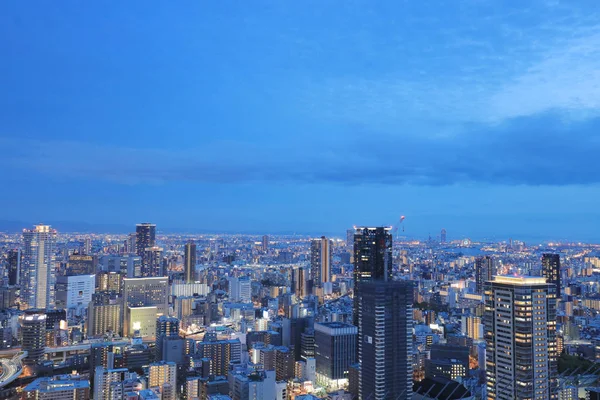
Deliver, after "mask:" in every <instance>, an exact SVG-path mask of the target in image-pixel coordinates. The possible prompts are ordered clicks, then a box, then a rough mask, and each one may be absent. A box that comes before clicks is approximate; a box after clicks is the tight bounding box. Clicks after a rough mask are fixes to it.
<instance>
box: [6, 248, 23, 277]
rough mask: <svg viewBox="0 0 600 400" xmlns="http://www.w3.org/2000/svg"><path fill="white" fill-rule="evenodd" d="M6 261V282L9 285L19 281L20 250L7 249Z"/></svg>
mask: <svg viewBox="0 0 600 400" xmlns="http://www.w3.org/2000/svg"><path fill="white" fill-rule="evenodd" d="M6 261H7V264H8V265H7V267H8V268H7V269H8V284H9V285H10V286H13V285H18V284H19V283H20V280H19V277H20V275H21V250H20V249H12V250H9V251H8V255H7V260H6Z"/></svg>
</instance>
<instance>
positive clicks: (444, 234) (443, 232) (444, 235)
mask: <svg viewBox="0 0 600 400" xmlns="http://www.w3.org/2000/svg"><path fill="white" fill-rule="evenodd" d="M440 242H442V243H446V229H443V228H442V231H441V232H440Z"/></svg>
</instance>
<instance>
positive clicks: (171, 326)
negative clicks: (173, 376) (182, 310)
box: [155, 315, 179, 360]
mask: <svg viewBox="0 0 600 400" xmlns="http://www.w3.org/2000/svg"><path fill="white" fill-rule="evenodd" d="M170 338H179V320H178V319H177V318H173V317H167V316H166V315H161V316H160V317H158V319H157V320H156V339H155V342H156V344H155V351H156V357H157V360H164V359H165V357H164V355H163V340H164V339H170Z"/></svg>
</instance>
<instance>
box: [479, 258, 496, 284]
mask: <svg viewBox="0 0 600 400" xmlns="http://www.w3.org/2000/svg"><path fill="white" fill-rule="evenodd" d="M495 274H496V266H495V265H494V259H493V258H492V257H491V256H482V257H477V258H476V259H475V290H476V291H477V293H483V287H484V285H485V282H487V281H491V280H492V277H493V276H494V275H495Z"/></svg>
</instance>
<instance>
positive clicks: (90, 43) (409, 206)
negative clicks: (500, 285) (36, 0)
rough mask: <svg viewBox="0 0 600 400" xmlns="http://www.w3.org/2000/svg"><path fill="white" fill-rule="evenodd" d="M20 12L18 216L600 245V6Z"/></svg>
mask: <svg viewBox="0 0 600 400" xmlns="http://www.w3.org/2000/svg"><path fill="white" fill-rule="evenodd" d="M260 5H262V6H260ZM0 7H1V8H0V11H1V13H0V15H1V16H2V17H0V18H2V24H1V25H2V33H3V34H4V35H3V37H6V38H10V40H4V41H0V52H2V54H4V55H6V57H7V59H10V60H11V62H10V63H7V64H5V65H3V66H2V67H0V72H2V73H1V74H0V85H1V86H2V87H3V89H4V90H3V91H2V93H1V94H0V102H1V103H2V104H3V107H4V110H5V112H4V113H2V115H0V145H1V146H2V148H3V149H5V157H2V158H1V159H0V178H2V180H3V182H4V183H5V185H6V186H7V187H10V188H11V193H13V196H7V197H3V198H2V199H0V210H3V211H2V212H0V220H7V221H11V220H12V221H22V222H24V223H22V224H20V225H25V226H29V225H31V224H32V223H37V222H40V221H43V222H47V223H49V224H52V225H54V226H57V227H58V228H61V227H60V226H59V224H57V223H56V222H58V221H75V222H78V221H81V222H84V223H89V224H92V225H102V224H104V223H110V224H119V225H121V224H122V225H130V224H131V223H134V222H137V221H144V220H152V221H155V222H156V223H157V224H159V225H161V226H163V229H167V228H168V229H172V230H177V231H189V230H193V229H202V230H212V231H227V232H236V231H237V232H248V231H254V232H257V231H260V230H264V231H265V232H282V231H287V230H291V231H297V232H307V233H309V232H310V233H314V234H326V235H329V234H331V233H335V232H342V231H343V230H345V229H346V228H347V227H348V226H352V225H363V224H373V225H391V224H393V223H394V221H396V220H397V218H398V215H406V216H407V219H406V223H405V224H406V226H405V228H406V234H407V235H413V236H415V237H423V236H427V235H428V234H429V233H431V234H432V235H433V234H434V232H435V233H436V234H437V233H438V232H439V230H440V229H441V228H443V227H444V228H446V229H448V231H449V235H450V233H456V234H458V233H460V234H461V235H463V236H472V237H491V236H492V235H497V236H496V237H501V236H503V237H509V236H512V237H517V236H521V237H523V238H525V239H527V238H533V237H535V238H540V239H548V240H559V239H569V240H599V239H600V237H599V235H598V234H597V232H596V229H595V227H596V226H597V225H598V223H599V222H600V212H599V211H598V210H597V207H596V202H595V199H596V198H597V197H598V195H600V186H599V185H598V183H599V182H598V177H597V174H596V173H595V168H594V164H593V160H594V158H595V154H596V153H597V152H598V150H599V148H598V143H597V141H596V140H595V138H594V137H595V132H596V131H597V128H598V126H599V124H600V122H599V121H600V120H599V119H598V110H599V108H600V107H599V106H598V104H600V99H599V98H598V94H597V91H596V90H594V89H593V88H594V85H595V82H596V80H597V77H596V74H595V73H594V71H596V70H597V66H598V65H597V64H598V59H599V57H597V55H598V54H597V50H596V49H597V48H598V46H597V44H598V41H599V37H600V36H599V35H598V25H597V18H595V17H594V15H595V14H594V11H596V10H597V9H598V5H597V4H596V3H594V2H591V1H584V2H578V3H577V4H567V3H564V2H560V1H550V2H548V1H534V2H532V4H531V5H530V7H529V8H527V9H523V8H522V7H520V5H519V4H509V3H506V4H502V5H501V6H494V5H493V4H491V3H474V2H464V3H462V5H461V7H456V8H455V7H453V6H452V5H450V4H446V3H444V2H441V1H439V2H433V3H430V4H429V5H422V4H417V3H409V4H401V3H398V2H383V3H381V4H378V5H373V4H371V3H369V2H365V1H357V2H354V3H352V4H351V5H347V4H345V6H344V7H339V6H337V5H336V4H335V3H331V4H323V3H322V2H312V3H311V2H309V4H307V5H302V6H300V5H298V4H286V5H283V4H279V5H276V4H271V3H268V2H259V3H258V5H257V6H249V5H246V4H238V5H237V6H236V7H233V8H225V7H224V6H221V5H205V6H203V5H199V4H194V3H187V4H179V5H174V4H169V5H162V6H160V7H156V8H151V7H147V6H146V4H144V3H136V2H132V3H129V4H128V5H127V6H116V5H110V4H109V5H106V8H105V7H104V6H103V7H102V8H99V7H100V6H97V5H94V4H85V5H80V4H75V3H72V4H67V5H65V6H64V7H61V8H60V9H55V8H54V7H51V6H49V5H43V4H40V5H39V7H35V8H33V9H30V8H28V7H25V6H23V5H21V4H16V3H12V4H3V5H1V6H0ZM104 12H107V13H109V14H112V15H114V21H112V22H111V23H108V22H107V21H106V20H105V19H104V18H102V15H104V14H103V13H104ZM137 15H143V17H140V18H137V17H136V16H137ZM332 15H335V16H336V18H334V19H333V21H331V20H330V19H329V18H326V17H325V16H332ZM65 21H69V23H68V24H67V23H65ZM175 21H176V22H175ZM115 27H119V28H118V29H115ZM116 31H118V32H119V33H118V35H117V34H115V32H116ZM24 50H26V51H24ZM40 192H42V193H47V194H49V195H48V196H46V201H43V202H42V201H39V198H38V197H37V196H35V195H34V194H35V193H40ZM102 193H111V195H110V196H104V195H101V194H102ZM181 193H185V196H181V195H178V194H181ZM315 193H318V194H319V197H320V198H321V199H323V200H321V201H320V202H318V203H317V202H315V201H314V194H315ZM174 194H177V195H174ZM376 198H384V199H386V200H387V201H386V202H383V203H379V202H376ZM376 205H377V206H376ZM325 216H326V217H327V218H324V217H325ZM31 219H33V220H31ZM63 231H64V229H63ZM449 237H452V235H450V236H449Z"/></svg>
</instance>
